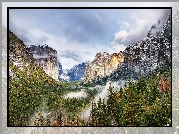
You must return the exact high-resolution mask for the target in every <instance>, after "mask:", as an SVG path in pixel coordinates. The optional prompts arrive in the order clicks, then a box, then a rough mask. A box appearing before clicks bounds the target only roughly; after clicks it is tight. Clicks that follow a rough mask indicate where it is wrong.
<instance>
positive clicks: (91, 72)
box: [84, 52, 124, 83]
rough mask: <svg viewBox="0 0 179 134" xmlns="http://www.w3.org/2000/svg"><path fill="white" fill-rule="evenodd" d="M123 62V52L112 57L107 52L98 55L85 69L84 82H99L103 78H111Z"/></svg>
mask: <svg viewBox="0 0 179 134" xmlns="http://www.w3.org/2000/svg"><path fill="white" fill-rule="evenodd" d="M122 62H124V55H123V53H122V52H119V53H114V54H111V55H110V54H109V53H106V52H104V53H97V54H96V56H95V59H94V60H93V61H92V62H89V63H88V65H87V67H86V69H85V74H84V82H85V83H87V82H88V81H90V82H91V81H97V80H98V79H100V78H102V77H105V76H109V75H110V74H111V73H113V72H114V71H115V70H116V69H117V68H118V67H119V65H120V64H121V63H122Z"/></svg>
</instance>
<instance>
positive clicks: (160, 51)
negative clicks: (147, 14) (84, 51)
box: [84, 15, 171, 83]
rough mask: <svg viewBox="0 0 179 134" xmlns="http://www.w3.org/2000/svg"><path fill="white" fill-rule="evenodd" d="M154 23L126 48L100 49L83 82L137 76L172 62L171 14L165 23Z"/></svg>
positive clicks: (148, 73)
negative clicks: (144, 33)
mask: <svg viewBox="0 0 179 134" xmlns="http://www.w3.org/2000/svg"><path fill="white" fill-rule="evenodd" d="M159 22H160V21H158V25H153V26H152V27H151V30H150V31H149V32H148V34H147V36H146V37H145V38H143V39H141V40H138V41H136V42H135V43H133V44H131V45H129V46H128V47H127V48H126V49H125V50H124V51H123V52H119V53H113V54H108V53H106V52H104V53H97V54H96V56H95V58H94V60H93V61H92V62H88V64H87V67H86V69H85V75H84V83H88V82H96V81H99V80H101V79H103V78H110V79H128V78H129V77H130V78H134V79H137V78H139V76H141V75H143V76H147V75H150V74H151V72H152V71H154V70H161V67H162V66H164V65H167V66H168V65H169V66H171V15H169V17H168V20H167V21H166V22H165V23H164V25H162V26H161V25H160V23H159Z"/></svg>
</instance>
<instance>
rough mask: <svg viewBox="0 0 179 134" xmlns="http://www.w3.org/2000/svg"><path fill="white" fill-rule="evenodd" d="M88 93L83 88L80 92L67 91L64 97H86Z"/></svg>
mask: <svg viewBox="0 0 179 134" xmlns="http://www.w3.org/2000/svg"><path fill="white" fill-rule="evenodd" d="M86 97H87V93H86V92H85V91H84V90H83V89H82V90H81V91H80V92H70V93H67V94H66V95H65V96H64V98H65V99H66V98H86Z"/></svg>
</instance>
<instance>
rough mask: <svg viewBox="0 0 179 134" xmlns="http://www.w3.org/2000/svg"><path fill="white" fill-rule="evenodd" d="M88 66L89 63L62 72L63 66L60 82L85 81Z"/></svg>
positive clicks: (60, 70)
mask: <svg viewBox="0 0 179 134" xmlns="http://www.w3.org/2000/svg"><path fill="white" fill-rule="evenodd" d="M86 64H87V63H85V62H83V63H81V64H78V65H75V66H74V67H72V68H71V69H67V70H62V66H61V68H59V80H66V81H81V80H83V78H84V72H85V68H86Z"/></svg>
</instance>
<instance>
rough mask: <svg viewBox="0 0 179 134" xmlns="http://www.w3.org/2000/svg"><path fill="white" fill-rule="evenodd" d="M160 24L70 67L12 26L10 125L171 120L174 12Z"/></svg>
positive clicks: (138, 123) (150, 123) (165, 122)
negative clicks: (119, 46) (122, 45)
mask: <svg viewBox="0 0 179 134" xmlns="http://www.w3.org/2000/svg"><path fill="white" fill-rule="evenodd" d="M154 29H155V28H154V27H152V28H151V30H150V32H149V34H148V36H147V37H145V38H143V39H141V40H139V41H137V42H136V43H133V44H131V45H129V47H127V48H126V49H125V50H124V51H123V52H119V53H113V54H108V53H106V52H99V53H97V54H96V56H95V57H94V60H93V61H89V62H83V63H81V64H78V65H76V66H74V67H73V68H71V69H69V70H68V71H66V70H63V65H62V64H61V63H60V61H58V58H57V56H56V55H57V51H56V50H54V49H52V48H51V47H48V46H46V45H45V46H44V45H39V46H38V45H37V46H33V45H32V46H30V47H29V46H26V45H25V44H24V43H23V42H22V41H21V40H20V39H19V38H17V37H16V36H15V34H13V32H11V31H9V55H8V59H9V69H8V70H9V73H8V74H9V79H8V80H9V85H8V86H9V88H8V94H9V96H8V97H9V98H8V106H9V113H8V115H9V117H8V123H9V126H171V112H172V111H171V34H170V33H171V16H169V18H168V20H167V22H166V23H165V25H164V26H163V28H161V27H160V30H161V31H157V30H156V31H157V32H156V31H155V30H154ZM62 75H63V77H62Z"/></svg>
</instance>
